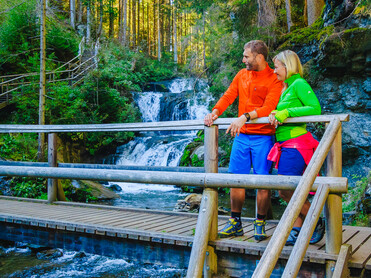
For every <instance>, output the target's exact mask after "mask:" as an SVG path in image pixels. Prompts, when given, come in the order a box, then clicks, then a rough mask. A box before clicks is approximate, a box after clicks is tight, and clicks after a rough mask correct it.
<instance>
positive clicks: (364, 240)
mask: <svg viewBox="0 0 371 278" xmlns="http://www.w3.org/2000/svg"><path fill="white" fill-rule="evenodd" d="M357 236H358V237H357V238H356V237H354V245H353V242H352V240H350V241H348V244H351V245H352V246H354V247H353V248H354V251H353V252H352V256H351V259H350V262H349V266H350V267H356V268H364V267H365V265H366V263H367V261H368V259H369V258H370V257H371V231H370V232H367V231H361V232H359V233H358V234H357Z"/></svg>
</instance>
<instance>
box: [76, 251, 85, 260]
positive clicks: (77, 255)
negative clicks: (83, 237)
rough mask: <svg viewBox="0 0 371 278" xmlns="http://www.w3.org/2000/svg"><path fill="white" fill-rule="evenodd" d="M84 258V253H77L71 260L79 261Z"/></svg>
mask: <svg viewBox="0 0 371 278" xmlns="http://www.w3.org/2000/svg"><path fill="white" fill-rule="evenodd" d="M85 257H86V254H85V253H84V252H77V253H76V254H75V255H74V256H73V258H74V259H81V258H85Z"/></svg>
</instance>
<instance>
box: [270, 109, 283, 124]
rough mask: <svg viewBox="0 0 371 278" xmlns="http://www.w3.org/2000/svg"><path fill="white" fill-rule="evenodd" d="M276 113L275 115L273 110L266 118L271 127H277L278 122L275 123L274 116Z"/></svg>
mask: <svg viewBox="0 0 371 278" xmlns="http://www.w3.org/2000/svg"><path fill="white" fill-rule="evenodd" d="M276 113H277V110H273V111H272V112H271V113H270V114H269V116H268V121H269V123H270V124H271V125H273V126H274V127H277V125H279V124H280V122H279V121H277V119H276V118H275V116H276Z"/></svg>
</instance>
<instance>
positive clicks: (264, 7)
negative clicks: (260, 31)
mask: <svg viewBox="0 0 371 278" xmlns="http://www.w3.org/2000/svg"><path fill="white" fill-rule="evenodd" d="M258 8H259V12H258V26H259V27H272V26H273V24H274V23H275V21H276V9H275V5H274V0H258Z"/></svg>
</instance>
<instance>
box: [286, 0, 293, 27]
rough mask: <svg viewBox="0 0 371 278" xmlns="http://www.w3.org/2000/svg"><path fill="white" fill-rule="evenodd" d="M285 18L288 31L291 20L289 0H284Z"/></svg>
mask: <svg viewBox="0 0 371 278" xmlns="http://www.w3.org/2000/svg"><path fill="white" fill-rule="evenodd" d="M286 19H287V30H288V31H289V32H290V29H291V26H292V20H291V1H290V0H286Z"/></svg>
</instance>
